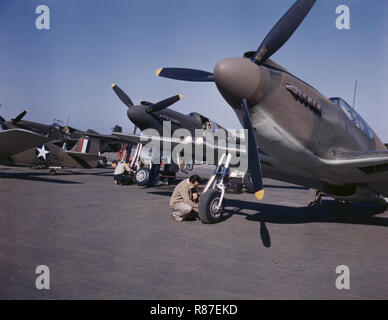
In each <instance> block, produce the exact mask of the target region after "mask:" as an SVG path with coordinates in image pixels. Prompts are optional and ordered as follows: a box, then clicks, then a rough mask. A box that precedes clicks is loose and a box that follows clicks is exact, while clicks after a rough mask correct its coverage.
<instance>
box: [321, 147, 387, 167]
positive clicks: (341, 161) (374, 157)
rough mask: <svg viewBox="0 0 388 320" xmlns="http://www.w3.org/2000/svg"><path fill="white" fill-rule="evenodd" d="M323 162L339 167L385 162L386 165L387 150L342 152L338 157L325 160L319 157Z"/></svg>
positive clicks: (368, 165)
mask: <svg viewBox="0 0 388 320" xmlns="http://www.w3.org/2000/svg"><path fill="white" fill-rule="evenodd" d="M321 161H322V162H323V164H325V165H328V166H340V167H358V168H364V167H371V166H380V165H384V164H386V165H387V166H388V150H387V151H385V150H384V151H369V152H347V153H343V154H342V155H341V156H340V157H339V158H338V159H335V160H325V159H321Z"/></svg>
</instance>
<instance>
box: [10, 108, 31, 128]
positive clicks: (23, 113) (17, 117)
mask: <svg viewBox="0 0 388 320" xmlns="http://www.w3.org/2000/svg"><path fill="white" fill-rule="evenodd" d="M27 112H28V109H26V110H24V111H23V112H21V113H19V114H18V115H17V116H16V118H13V119H11V120H12V123H13V124H16V123H18V122H19V121H20V120H22V119H23V118H24V116H25V115H26V114H27Z"/></svg>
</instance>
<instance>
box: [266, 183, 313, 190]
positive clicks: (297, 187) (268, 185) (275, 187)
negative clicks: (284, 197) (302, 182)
mask: <svg viewBox="0 0 388 320" xmlns="http://www.w3.org/2000/svg"><path fill="white" fill-rule="evenodd" d="M264 189H295V190H309V188H306V187H302V186H276V185H272V184H265V185H264Z"/></svg>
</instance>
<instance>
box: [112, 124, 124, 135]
mask: <svg viewBox="0 0 388 320" xmlns="http://www.w3.org/2000/svg"><path fill="white" fill-rule="evenodd" d="M112 132H115V133H117V132H119V133H122V132H123V128H122V127H120V126H119V125H117V124H116V125H115V127H114V128H113V131H112Z"/></svg>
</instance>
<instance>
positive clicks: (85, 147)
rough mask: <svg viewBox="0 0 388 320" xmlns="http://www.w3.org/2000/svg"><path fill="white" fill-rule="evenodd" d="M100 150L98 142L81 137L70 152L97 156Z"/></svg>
mask: <svg viewBox="0 0 388 320" xmlns="http://www.w3.org/2000/svg"><path fill="white" fill-rule="evenodd" d="M99 148H100V141H99V140H98V139H94V138H88V137H81V138H80V139H79V140H78V141H77V143H76V144H75V145H74V147H73V148H72V149H71V151H74V152H81V153H92V154H97V153H98V152H99Z"/></svg>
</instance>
